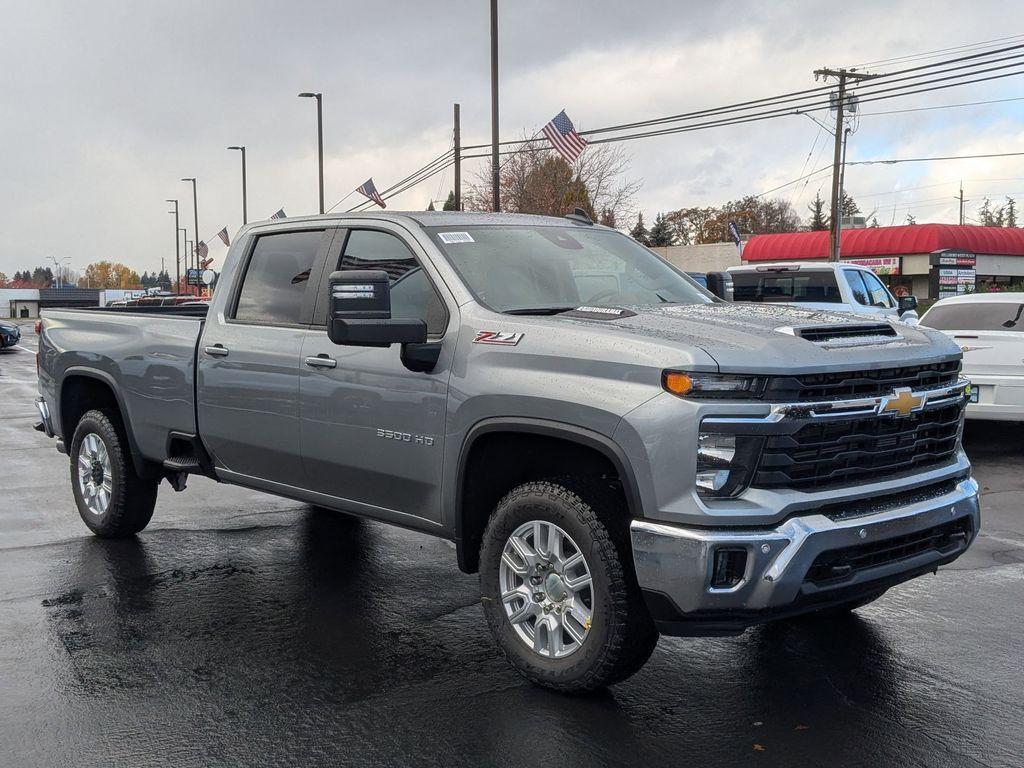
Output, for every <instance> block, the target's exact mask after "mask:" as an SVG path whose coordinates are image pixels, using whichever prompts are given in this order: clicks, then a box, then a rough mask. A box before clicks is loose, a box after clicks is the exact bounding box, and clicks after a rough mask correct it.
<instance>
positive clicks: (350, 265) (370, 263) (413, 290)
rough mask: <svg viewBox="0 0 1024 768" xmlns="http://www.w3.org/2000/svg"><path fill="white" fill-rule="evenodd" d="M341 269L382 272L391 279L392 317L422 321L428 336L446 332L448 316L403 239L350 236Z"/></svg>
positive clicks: (364, 233)
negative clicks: (380, 270)
mask: <svg viewBox="0 0 1024 768" xmlns="http://www.w3.org/2000/svg"><path fill="white" fill-rule="evenodd" d="M338 269H341V270H346V269H383V270H384V271H385V272H387V273H388V275H389V276H390V278H391V316H392V317H394V318H419V319H420V320H423V321H425V322H426V324H427V333H429V334H431V335H437V334H440V333H443V332H444V329H445V326H446V325H447V323H448V312H447V310H446V309H445V306H444V302H442V301H441V298H440V297H439V296H438V295H437V292H436V291H435V290H434V286H433V285H432V284H431V282H430V279H429V278H428V277H427V275H426V273H425V272H424V271H423V268H422V267H421V266H420V264H419V262H418V261H416V257H415V256H414V255H413V253H412V251H410V250H409V248H408V246H407V245H406V244H405V243H403V242H402V240H401V239H400V238H398V237H397V236H395V235H392V234H390V233H388V232H380V231H377V230H371V229H354V230H352V231H350V232H349V235H348V240H346V242H345V250H344V252H343V253H342V255H341V263H340V264H339V265H338Z"/></svg>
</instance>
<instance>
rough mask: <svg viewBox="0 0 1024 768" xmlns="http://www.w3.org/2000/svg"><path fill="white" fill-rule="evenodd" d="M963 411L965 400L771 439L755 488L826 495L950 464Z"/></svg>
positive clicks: (828, 422)
mask: <svg viewBox="0 0 1024 768" xmlns="http://www.w3.org/2000/svg"><path fill="white" fill-rule="evenodd" d="M963 407H964V404H963V401H959V402H956V403H953V404H950V405H945V406H941V407H939V408H933V409H931V410H924V411H920V412H918V413H912V414H910V415H909V416H905V417H898V416H875V415H871V416H865V417H857V418H847V419H821V420H809V421H807V422H806V423H805V424H804V425H803V426H801V427H800V428H799V429H797V430H796V431H795V432H793V433H791V434H787V435H771V436H769V437H767V438H766V439H765V442H764V448H763V449H762V453H761V459H760V461H759V462H758V465H757V470H756V472H755V473H754V479H753V482H752V483H751V485H752V486H754V487H755V488H793V489H797V490H802V491H820V490H823V489H827V488H835V487H838V486H843V485H850V484H853V483H857V482H860V481H861V480H862V479H863V478H867V479H869V480H877V479H881V478H884V477H888V476H891V475H897V474H901V473H904V472H909V471H912V470H921V469H924V468H926V467H928V466H929V465H937V464H941V463H945V462H948V461H949V460H950V459H951V458H952V457H953V454H954V453H955V452H956V444H957V437H958V436H959V432H960V419H961V413H962V411H963Z"/></svg>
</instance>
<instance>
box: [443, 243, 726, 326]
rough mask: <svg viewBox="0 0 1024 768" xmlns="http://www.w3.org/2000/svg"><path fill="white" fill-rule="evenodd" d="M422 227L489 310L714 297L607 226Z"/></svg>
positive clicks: (561, 308)
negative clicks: (605, 227) (598, 227)
mask: <svg viewBox="0 0 1024 768" xmlns="http://www.w3.org/2000/svg"><path fill="white" fill-rule="evenodd" d="M426 229H427V232H428V233H429V234H430V236H431V237H432V238H433V240H434V242H435V243H436V244H437V246H438V247H439V248H440V249H441V250H442V251H443V252H444V254H445V255H446V256H447V257H448V261H449V262H451V264H452V266H453V267H454V268H455V270H456V271H457V272H458V273H459V276H460V277H461V278H462V280H463V282H465V283H466V286H467V287H468V288H469V290H470V291H471V292H472V294H473V295H474V296H475V297H476V299H477V300H478V301H479V302H480V303H481V304H483V305H484V306H486V307H488V308H489V309H492V310H494V311H496V312H516V311H526V312H529V311H530V310H547V311H548V312H549V313H550V312H557V311H567V310H570V309H575V308H576V307H579V306H584V305H586V306H602V307H608V306H611V307H615V306H621V305H626V304H629V305H656V304H708V303H711V302H712V301H714V299H713V298H712V297H711V295H710V294H708V293H705V292H704V291H702V290H701V289H700V288H698V287H697V285H695V284H694V283H693V281H692V280H690V279H689V278H687V277H685V276H684V275H683V274H682V273H681V272H678V271H676V270H675V269H674V268H673V267H671V266H669V264H668V263H667V262H665V261H663V260H662V259H660V258H659V257H658V256H656V255H655V254H653V253H652V252H651V251H648V250H647V249H646V248H644V247H643V246H641V245H640V244H638V243H637V242H636V241H635V240H633V239H632V238H629V237H626V236H625V235H621V234H619V233H618V232H613V231H610V230H607V229H597V228H594V229H591V228H585V227H577V226H571V225H570V226H564V227H557V226H556V227H544V226H541V227H534V226H515V225H513V226H501V225H498V226H464V227H428V228H426Z"/></svg>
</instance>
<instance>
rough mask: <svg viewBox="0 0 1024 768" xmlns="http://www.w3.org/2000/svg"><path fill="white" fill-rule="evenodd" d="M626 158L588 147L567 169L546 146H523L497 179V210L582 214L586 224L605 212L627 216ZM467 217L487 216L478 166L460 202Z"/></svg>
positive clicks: (634, 186)
mask: <svg viewBox="0 0 1024 768" xmlns="http://www.w3.org/2000/svg"><path fill="white" fill-rule="evenodd" d="M628 163H629V157H628V155H626V153H625V151H624V150H623V149H622V148H621V147H613V146H612V145H610V144H602V145H599V146H596V147H588V148H587V149H586V150H585V151H584V152H583V154H581V155H580V156H579V157H578V158H577V159H576V162H575V163H573V164H572V165H569V163H567V162H566V161H565V159H564V158H562V156H561V155H559V154H558V153H557V152H555V151H554V150H552V149H550V148H549V147H548V146H547V144H546V143H544V142H542V141H539V140H536V139H529V140H526V141H525V142H524V143H523V144H522V145H520V148H519V149H518V150H517V151H516V152H515V153H514V154H511V155H509V156H508V157H507V158H506V160H505V162H504V163H503V164H502V166H501V171H500V174H499V179H500V192H501V207H502V210H505V211H509V212H510V213H536V214H542V215H547V216H564V215H566V214H567V213H571V212H572V211H573V209H574V208H582V209H583V210H584V211H586V213H587V215H588V216H590V218H591V219H595V220H596V219H597V211H604V210H608V211H611V213H612V215H613V216H614V217H615V218H616V219H623V218H626V217H627V216H629V215H630V214H631V213H632V210H633V199H634V197H635V196H636V192H637V190H638V189H639V187H640V184H639V182H636V181H629V180H627V179H625V173H626V168H627V165H628ZM463 204H464V207H465V208H466V209H467V210H471V211H489V210H491V168H490V163H486V164H484V166H483V167H482V169H481V171H480V172H479V173H478V174H477V175H476V176H475V178H474V180H473V182H472V183H471V184H470V185H469V189H468V190H467V192H466V195H465V196H464V199H463Z"/></svg>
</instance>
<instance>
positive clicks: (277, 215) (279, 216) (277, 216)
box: [270, 208, 286, 219]
mask: <svg viewBox="0 0 1024 768" xmlns="http://www.w3.org/2000/svg"><path fill="white" fill-rule="evenodd" d="M270 218H272V219H283V218H286V217H285V215H284V208H278V209H277V213H275V214H274V215H273V216H271V217H270Z"/></svg>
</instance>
